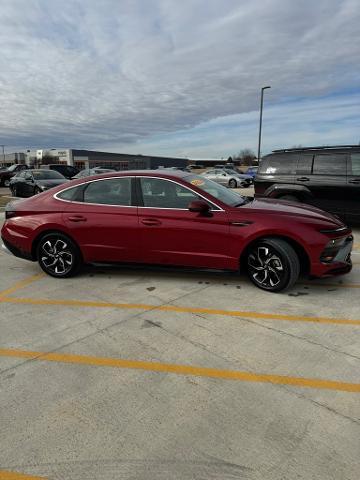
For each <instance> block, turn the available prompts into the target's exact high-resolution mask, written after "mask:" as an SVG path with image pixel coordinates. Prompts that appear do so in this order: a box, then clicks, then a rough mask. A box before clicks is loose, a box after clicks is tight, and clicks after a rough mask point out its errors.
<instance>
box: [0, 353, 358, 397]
mask: <svg viewBox="0 0 360 480" xmlns="http://www.w3.org/2000/svg"><path fill="white" fill-rule="evenodd" d="M0 356H3V357H18V358H27V359H31V360H36V361H46V362H56V363H70V364H77V365H89V366H97V367H112V368H118V369H131V370H145V371H148V372H162V373H172V374H176V375H190V376H195V377H207V378H219V379H223V380H237V381H241V382H258V383H272V384H278V385H292V386H295V387H307V388H316V389H323V390H337V391H341V392H353V393H360V383H347V382H337V381H334V380H322V379H316V378H303V377H291V376H286V375H271V374H263V373H252V372H244V371H239V370H219V369H217V368H206V367H197V366H190V365H177V364H171V363H158V362H145V361H139V360H125V359H121V358H109V357H91V356H87V355H74V354H69V353H47V352H32V351H27V350H13V349H0Z"/></svg>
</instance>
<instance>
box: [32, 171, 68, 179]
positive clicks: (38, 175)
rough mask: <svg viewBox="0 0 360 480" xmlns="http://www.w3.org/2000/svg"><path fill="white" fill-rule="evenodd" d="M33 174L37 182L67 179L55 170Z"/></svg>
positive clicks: (34, 172)
mask: <svg viewBox="0 0 360 480" xmlns="http://www.w3.org/2000/svg"><path fill="white" fill-rule="evenodd" d="M32 174H33V177H34V178H35V180H62V179H63V178H65V177H64V175H61V173H59V172H56V171H55V170H34V171H33V172H32Z"/></svg>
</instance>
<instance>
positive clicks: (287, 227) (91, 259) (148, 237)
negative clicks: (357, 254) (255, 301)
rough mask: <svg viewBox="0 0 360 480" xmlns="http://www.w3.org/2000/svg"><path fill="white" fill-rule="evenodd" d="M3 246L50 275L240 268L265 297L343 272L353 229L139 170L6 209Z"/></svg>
mask: <svg viewBox="0 0 360 480" xmlns="http://www.w3.org/2000/svg"><path fill="white" fill-rule="evenodd" d="M1 237H2V240H3V249H4V250H5V251H8V252H9V251H10V252H11V253H13V254H14V255H16V256H18V257H21V258H25V259H28V260H32V261H38V262H39V264H40V267H41V268H42V269H43V270H44V271H45V272H46V273H47V274H49V275H51V276H53V277H58V278H63V277H69V276H71V275H75V274H76V273H77V272H78V270H79V269H80V267H81V265H82V264H83V263H137V264H155V265H159V264H162V265H169V266H176V265H178V266H186V267H194V268H211V269H222V270H232V271H235V272H236V271H239V268H240V269H243V270H244V271H246V272H247V274H248V275H249V277H250V279H251V281H252V282H253V283H254V284H255V285H256V286H258V287H259V288H262V289H264V290H267V291H272V292H279V291H281V290H284V289H287V288H290V287H291V286H292V285H294V283H295V282H296V280H297V279H298V277H299V275H300V272H302V273H303V274H306V275H311V276H316V277H322V276H325V277H327V276H331V275H339V274H343V273H347V272H349V271H350V270H351V268H352V264H351V249H352V245H353V237H352V234H351V230H350V229H349V228H348V227H347V226H346V225H344V224H343V223H342V222H341V221H340V220H339V219H337V218H335V217H333V216H332V215H330V214H329V213H326V212H322V211H321V210H319V209H317V208H314V207H310V206H298V205H297V204H295V203H289V202H281V201H279V200H269V199H265V200H254V199H252V200H249V199H247V198H246V197H242V196H241V195H239V194H238V193H235V192H234V191H233V190H229V189H227V188H225V187H223V186H222V185H218V184H217V183H215V182H212V181H209V180H207V179H206V178H205V177H203V176H199V175H194V174H192V173H186V172H181V171H169V170H166V171H165V170H163V171H160V170H152V171H151V170H145V171H139V170H135V171H127V172H121V173H119V172H118V173H112V174H104V175H101V176H94V177H86V178H83V179H79V180H72V181H71V182H69V183H68V184H67V185H63V186H60V187H57V188H54V189H53V190H51V191H49V192H44V193H42V194H40V195H36V196H35V197H32V198H29V199H26V200H17V201H15V202H11V203H9V204H8V205H7V206H6V210H5V223H4V225H3V227H2V230H1Z"/></svg>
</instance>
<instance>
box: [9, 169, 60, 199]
mask: <svg viewBox="0 0 360 480" xmlns="http://www.w3.org/2000/svg"><path fill="white" fill-rule="evenodd" d="M68 181H69V180H68V179H67V178H65V177H64V176H63V175H61V173H59V172H55V171H54V170H24V171H22V172H19V173H18V174H17V175H15V176H14V177H13V178H12V179H11V180H10V190H11V194H12V195H13V196H14V197H31V196H32V195H36V194H37V193H41V192H44V191H45V190H49V188H52V187H57V186H59V185H61V184H62V183H66V182H68Z"/></svg>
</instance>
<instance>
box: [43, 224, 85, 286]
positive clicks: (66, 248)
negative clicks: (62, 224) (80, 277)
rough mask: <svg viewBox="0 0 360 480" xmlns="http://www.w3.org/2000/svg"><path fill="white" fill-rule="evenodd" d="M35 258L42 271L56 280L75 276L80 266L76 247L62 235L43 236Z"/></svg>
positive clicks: (80, 262)
mask: <svg viewBox="0 0 360 480" xmlns="http://www.w3.org/2000/svg"><path fill="white" fill-rule="evenodd" d="M36 257H37V260H38V262H39V265H40V267H41V268H42V270H44V272H45V273H47V274H48V275H51V276H52V277H56V278H65V277H72V276H74V275H76V273H77V272H78V271H79V269H80V267H81V264H82V257H81V253H80V250H79V248H78V246H77V245H76V244H75V243H74V242H73V241H72V240H71V239H70V238H68V237H67V236H66V235H64V234H62V233H49V234H47V235H44V236H43V237H42V238H41V239H40V241H39V243H38V246H37V249H36Z"/></svg>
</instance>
